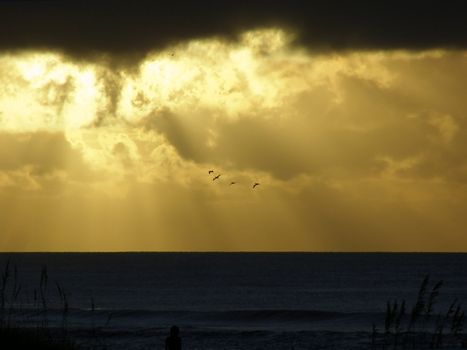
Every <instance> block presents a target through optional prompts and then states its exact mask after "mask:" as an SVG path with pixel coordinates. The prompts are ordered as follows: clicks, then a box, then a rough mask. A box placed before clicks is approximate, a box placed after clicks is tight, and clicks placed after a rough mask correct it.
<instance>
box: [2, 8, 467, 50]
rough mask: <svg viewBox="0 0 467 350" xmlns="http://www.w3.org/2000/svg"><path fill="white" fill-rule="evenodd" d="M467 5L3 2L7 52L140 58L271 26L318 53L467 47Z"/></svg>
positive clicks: (4, 45)
mask: <svg viewBox="0 0 467 350" xmlns="http://www.w3.org/2000/svg"><path fill="white" fill-rule="evenodd" d="M464 7H465V2H464V1H444V2H440V1H437V2H434V1H433V2H431V1H411V2H407V1H404V2H402V1H371V0H366V1H352V2H342V1H337V0H331V1H305V0H302V1H300V0H289V1H281V2H277V3H273V2H270V1H268V2H266V1H235V2H234V1H229V2H226V1H213V0H200V1H188V0H181V1H92V2H91V1H65V0H64V1H21V2H13V1H10V2H2V3H1V4H0V33H2V35H1V37H0V50H5V49H12V50H14V49H25V48H34V49H40V48H45V49H57V50H63V51H65V52H68V53H72V54H75V55H84V56H86V55H90V54H100V53H109V54H120V55H121V56H122V57H123V56H132V55H140V54H143V53H145V52H148V51H150V50H152V49H157V48H160V47H161V46H164V45H167V44H171V43H173V42H177V41H180V40H186V39H191V38H198V37H206V36H213V35H214V36H223V37H230V38H234V37H235V36H236V35H237V34H238V33H239V32H240V31H242V30H244V29H250V28H255V27H261V26H268V25H280V26H283V27H286V28H291V29H293V30H297V32H298V33H299V38H298V42H299V43H301V44H304V45H307V46H309V47H310V48H313V49H315V50H327V49H337V50H341V49H354V48H358V49H387V48H407V49H426V48H433V47H459V48H465V47H467V22H466V21H465V11H464Z"/></svg>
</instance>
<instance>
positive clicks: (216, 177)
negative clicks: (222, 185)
mask: <svg viewBox="0 0 467 350" xmlns="http://www.w3.org/2000/svg"><path fill="white" fill-rule="evenodd" d="M221 175H222V174H219V175H217V176H214V178H213V179H212V181H214V180H217V179H218V178H220V177H221Z"/></svg>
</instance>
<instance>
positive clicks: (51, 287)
mask: <svg viewBox="0 0 467 350" xmlns="http://www.w3.org/2000/svg"><path fill="white" fill-rule="evenodd" d="M7 261H9V262H10V277H9V280H8V282H7V286H6V293H5V295H6V307H5V311H4V313H6V312H7V311H6V310H8V317H9V318H10V319H11V322H14V323H15V324H16V325H18V326H21V327H37V325H38V324H46V325H47V326H48V327H51V328H56V329H60V327H62V328H66V330H67V332H68V333H69V334H71V336H72V337H73V338H75V339H76V341H77V342H78V343H81V344H84V345H89V346H95V347H99V346H101V347H102V348H107V349H114V350H118V349H128V350H133V349H134V350H137V349H138V350H140V349H164V340H165V337H166V336H167V334H168V331H169V328H170V326H172V325H178V326H179V327H180V335H181V338H182V344H183V349H193V350H195V349H199V350H201V349H203V350H209V349H213V350H214V349H216V350H217V349H232V350H233V349H238V350H240V349H241V350H253V349H254V350H259V349H287V350H290V349H294V350H301V349H371V348H372V347H374V344H373V345H372V341H373V340H372V335H374V334H375V333H374V332H373V325H374V326H375V327H376V334H383V333H384V327H385V324H384V322H385V313H386V305H387V301H391V302H392V301H395V300H398V302H400V301H402V300H405V301H406V305H407V310H408V312H410V307H411V306H412V305H414V303H415V301H416V298H417V293H418V291H419V287H420V284H421V282H422V280H423V279H424V277H425V276H427V275H429V279H430V283H429V284H428V286H427V291H428V292H427V293H429V292H430V290H431V289H430V288H432V286H433V285H434V284H435V283H436V282H437V281H440V280H443V285H442V287H441V288H440V289H439V296H438V297H437V299H436V303H435V304H434V310H433V311H432V314H433V317H435V316H436V315H437V314H441V315H443V314H445V313H446V310H447V309H448V308H449V305H450V304H451V303H452V301H453V300H455V299H456V298H457V300H458V301H459V302H465V301H467V273H466V270H467V254H424V253H423V254H422V253H411V254H409V253H407V254H405V253H404V254H389V253H388V254H386V253H24V254H6V253H5V254H0V269H1V270H2V271H3V270H4V269H5V266H6V264H7ZM15 269H16V270H17V273H16V277H15V273H14V270H15ZM41 271H42V276H43V277H42V283H41ZM45 276H46V277H47V278H45ZM0 283H1V281H0ZM15 284H16V291H18V293H17V295H16V296H14V294H15V293H14V292H13V289H15V287H14V285H15ZM41 285H42V288H41ZM41 289H42V293H41ZM59 290H60V291H59ZM64 295H65V299H66V304H67V307H66V308H65V306H64V305H65V304H64V298H63V296H64ZM42 297H43V298H42ZM43 300H44V301H45V303H46V305H44V304H43V303H42V301H43ZM399 305H400V304H399ZM65 309H66V310H67V311H66V312H64V310H65ZM3 317H5V316H3ZM406 322H408V321H406Z"/></svg>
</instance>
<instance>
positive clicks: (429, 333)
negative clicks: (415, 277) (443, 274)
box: [371, 276, 467, 350]
mask: <svg viewBox="0 0 467 350" xmlns="http://www.w3.org/2000/svg"><path fill="white" fill-rule="evenodd" d="M443 283H444V282H443V281H438V282H436V283H434V284H433V285H432V287H431V288H430V285H431V284H430V278H429V276H425V278H424V279H423V281H422V283H421V284H420V288H419V290H418V294H417V298H416V300H415V303H414V305H413V307H412V308H411V309H410V313H406V301H405V300H402V301H398V300H394V301H387V303H386V314H385V319H384V333H382V334H378V331H377V329H376V326H375V324H373V328H372V332H371V349H384V350H386V349H391V348H392V349H395V350H396V349H404V350H405V349H443V348H449V349H455V348H467V340H466V338H465V337H464V335H463V333H462V332H463V327H464V321H465V315H464V311H463V310H462V306H461V304H460V303H459V302H458V300H457V299H455V300H454V301H453V302H452V303H451V304H450V306H449V308H448V310H447V311H446V312H444V313H443V312H441V311H440V312H437V310H436V308H435V306H436V304H437V302H438V298H439V295H440V290H441V288H442V286H443Z"/></svg>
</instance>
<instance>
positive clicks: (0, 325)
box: [0, 260, 79, 350]
mask: <svg viewBox="0 0 467 350" xmlns="http://www.w3.org/2000/svg"><path fill="white" fill-rule="evenodd" d="M48 279H49V277H48V272H47V267H46V266H43V267H42V269H41V273H40V283H39V289H38V290H39V296H38V295H37V289H35V290H34V304H33V306H34V308H35V311H37V313H38V314H40V315H42V320H41V321H40V322H39V324H37V325H36V326H31V325H29V326H28V327H22V326H21V321H24V320H22V319H17V318H16V317H13V316H14V315H15V312H17V311H21V309H22V304H21V302H19V299H20V295H21V291H22V284H21V282H20V279H19V273H18V269H17V267H16V266H13V268H12V267H11V263H10V261H9V260H8V261H7V262H6V264H5V266H4V268H3V271H2V273H1V279H0V282H1V284H0V349H2V350H3V349H34V350H46V349H47V350H77V349H79V347H78V346H77V345H76V344H75V343H74V341H72V339H71V338H70V337H68V332H67V317H68V312H69V305H68V296H67V293H66V292H65V290H64V289H63V287H61V286H60V284H59V283H58V282H56V287H57V292H58V296H59V300H60V303H61V310H62V325H61V330H56V329H55V330H53V331H52V330H51V329H50V328H49V327H48V318H47V314H48ZM38 297H39V298H40V300H38V299H39V298H38ZM23 317H24V316H23Z"/></svg>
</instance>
